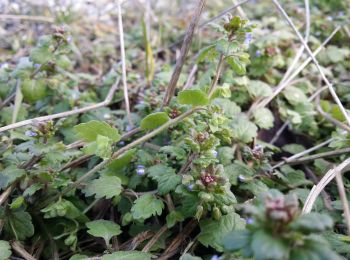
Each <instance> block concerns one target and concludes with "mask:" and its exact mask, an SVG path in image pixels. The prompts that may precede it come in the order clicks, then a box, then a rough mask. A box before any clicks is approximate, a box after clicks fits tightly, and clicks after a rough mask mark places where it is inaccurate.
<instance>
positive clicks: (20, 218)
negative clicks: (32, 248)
mask: <svg viewBox="0 0 350 260" xmlns="http://www.w3.org/2000/svg"><path fill="white" fill-rule="evenodd" d="M4 228H5V230H6V232H7V233H10V234H12V236H13V237H15V238H16V239H17V240H24V239H26V238H28V237H31V236H32V235H33V234H34V226H33V224H32V217H31V216H30V215H29V213H28V212H26V211H24V210H22V209H21V210H15V211H9V212H8V213H7V215H6V219H5V226H4Z"/></svg>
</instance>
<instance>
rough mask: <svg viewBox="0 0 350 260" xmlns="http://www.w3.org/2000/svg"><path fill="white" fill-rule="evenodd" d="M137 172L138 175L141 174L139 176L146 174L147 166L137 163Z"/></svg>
mask: <svg viewBox="0 0 350 260" xmlns="http://www.w3.org/2000/svg"><path fill="white" fill-rule="evenodd" d="M136 173H137V175H139V176H142V175H144V174H145V166H143V165H137V168H136Z"/></svg>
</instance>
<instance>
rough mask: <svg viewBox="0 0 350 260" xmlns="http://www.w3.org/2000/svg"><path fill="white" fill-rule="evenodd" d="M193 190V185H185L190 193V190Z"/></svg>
mask: <svg viewBox="0 0 350 260" xmlns="http://www.w3.org/2000/svg"><path fill="white" fill-rule="evenodd" d="M193 188H194V184H193V183H192V184H189V185H187V189H188V190H189V191H192V190H193Z"/></svg>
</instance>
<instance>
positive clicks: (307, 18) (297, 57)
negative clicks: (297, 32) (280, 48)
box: [280, 0, 310, 84]
mask: <svg viewBox="0 0 350 260" xmlns="http://www.w3.org/2000/svg"><path fill="white" fill-rule="evenodd" d="M304 3H305V24H306V29H305V38H304V39H305V42H306V43H307V42H308V40H309V35H310V5H309V0H305V1H304ZM304 49H305V46H304V45H301V46H300V48H299V50H298V52H297V54H296V55H295V57H294V59H293V61H292V63H291V65H290V66H289V68H288V70H287V72H286V73H285V74H284V76H283V78H282V80H281V82H280V84H281V83H283V82H284V81H285V80H287V79H288V77H289V75H290V73H291V72H292V71H293V70H294V68H295V66H296V65H297V63H298V61H299V60H300V58H301V55H302V54H303V52H304Z"/></svg>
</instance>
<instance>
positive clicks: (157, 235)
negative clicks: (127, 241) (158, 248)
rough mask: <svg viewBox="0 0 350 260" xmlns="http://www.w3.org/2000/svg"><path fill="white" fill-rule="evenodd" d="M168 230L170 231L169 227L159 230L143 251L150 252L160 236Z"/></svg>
mask: <svg viewBox="0 0 350 260" xmlns="http://www.w3.org/2000/svg"><path fill="white" fill-rule="evenodd" d="M167 230H168V227H167V225H164V226H162V228H161V229H159V231H158V232H157V233H156V234H155V235H154V236H153V237H152V239H151V240H150V241H148V243H147V244H146V245H145V246H144V248H143V249H142V252H149V250H150V249H151V248H152V246H153V245H154V244H155V243H156V242H157V240H158V239H159V238H160V236H161V235H163V234H164V232H165V231H167Z"/></svg>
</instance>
